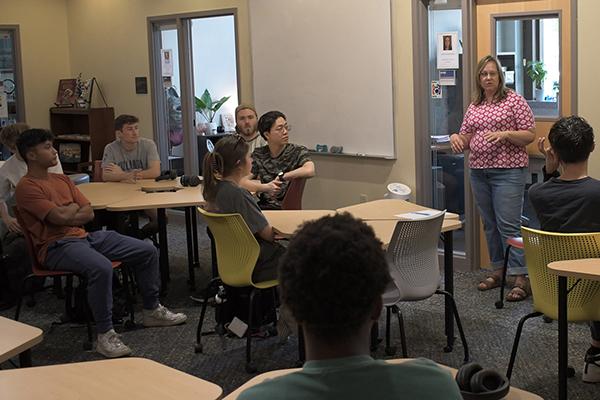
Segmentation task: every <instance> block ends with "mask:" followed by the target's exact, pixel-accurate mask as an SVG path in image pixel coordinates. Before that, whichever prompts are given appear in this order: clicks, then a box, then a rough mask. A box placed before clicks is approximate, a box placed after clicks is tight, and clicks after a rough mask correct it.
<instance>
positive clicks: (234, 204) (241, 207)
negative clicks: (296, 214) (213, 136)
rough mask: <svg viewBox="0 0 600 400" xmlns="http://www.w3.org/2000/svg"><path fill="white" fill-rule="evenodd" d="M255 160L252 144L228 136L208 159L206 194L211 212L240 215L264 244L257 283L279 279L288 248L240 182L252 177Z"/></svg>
mask: <svg viewBox="0 0 600 400" xmlns="http://www.w3.org/2000/svg"><path fill="white" fill-rule="evenodd" d="M251 168H252V159H251V158H250V151H249V147H248V143H246V141H245V140H244V138H243V137H241V136H239V135H228V136H225V137H224V138H222V139H221V140H219V141H218V142H217V144H216V145H215V148H214V150H213V151H212V152H211V153H207V154H206V155H205V156H204V164H203V168H202V172H203V175H204V176H203V178H204V183H203V184H204V186H203V188H202V194H203V196H204V199H205V200H206V201H207V203H208V205H207V209H208V210H210V211H213V212H218V213H224V214H227V213H239V214H240V215H241V216H242V218H243V219H244V221H245V222H246V225H248V228H250V231H251V232H252V233H253V234H254V235H255V236H256V238H257V240H258V243H259V244H260V255H259V258H258V261H257V262H256V267H255V268H254V273H253V276H252V278H253V280H254V281H257V282H260V281H265V280H270V279H275V278H276V277H277V262H278V261H279V258H280V256H281V255H282V254H283V253H284V252H285V248H284V247H283V246H282V245H280V244H279V243H277V242H276V241H275V235H274V231H273V227H272V226H271V225H269V222H268V221H267V219H266V218H265V216H264V215H263V213H262V211H261V210H260V207H258V204H257V203H256V199H255V198H254V196H252V194H250V192H249V191H248V190H246V189H244V188H243V187H242V186H241V185H240V183H241V182H242V180H243V179H244V178H245V177H247V176H248V175H249V174H250V169H251Z"/></svg>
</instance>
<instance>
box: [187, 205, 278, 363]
mask: <svg viewBox="0 0 600 400" xmlns="http://www.w3.org/2000/svg"><path fill="white" fill-rule="evenodd" d="M198 212H199V213H200V215H201V216H202V217H203V218H204V220H205V221H206V223H207V224H208V228H209V229H210V231H211V233H212V235H213V238H214V242H215V249H216V259H217V270H218V273H219V276H218V277H216V278H213V279H212V280H211V281H210V283H209V284H208V287H207V288H206V291H205V297H204V302H203V304H202V312H201V313H200V320H199V321H198V329H197V331H196V353H201V352H202V343H201V337H202V324H203V321H204V316H205V313H206V306H207V304H208V299H209V297H211V296H210V294H211V293H212V294H214V292H215V290H216V289H218V287H219V285H222V284H225V285H228V286H232V287H252V291H251V292H250V305H249V312H248V330H247V332H246V371H247V372H249V373H253V372H256V368H255V367H254V366H253V365H252V360H251V355H250V350H251V335H250V330H251V329H252V322H253V321H252V314H253V312H252V311H253V306H254V297H255V295H256V293H257V292H258V291H260V290H262V289H272V288H274V287H275V286H277V285H278V281H277V280H269V281H264V282H254V281H253V280H252V272H253V271H254V267H255V266H256V261H257V260H258V256H259V254H260V246H259V244H258V241H257V240H256V237H254V235H253V234H252V232H250V229H249V228H248V225H246V222H245V221H244V219H243V218H242V216H241V215H240V214H216V213H212V212H208V211H206V210H204V209H202V208H200V207H198ZM257 289H258V291H257Z"/></svg>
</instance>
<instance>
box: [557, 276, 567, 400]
mask: <svg viewBox="0 0 600 400" xmlns="http://www.w3.org/2000/svg"><path fill="white" fill-rule="evenodd" d="M567 294H568V293H567V278H566V277H565V276H559V277H558V398H559V399H560V400H566V398H567V364H568V362H569V361H568V334H569V332H568V330H567Z"/></svg>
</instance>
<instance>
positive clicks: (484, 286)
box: [477, 275, 502, 292]
mask: <svg viewBox="0 0 600 400" xmlns="http://www.w3.org/2000/svg"><path fill="white" fill-rule="evenodd" d="M500 285H502V278H501V277H499V276H496V275H490V276H488V277H486V278H485V279H484V280H482V281H481V282H479V285H477V289H478V290H480V291H482V292H485V291H486V290H491V289H494V288H497V287H499V286H500Z"/></svg>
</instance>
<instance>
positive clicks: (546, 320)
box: [542, 315, 552, 324]
mask: <svg viewBox="0 0 600 400" xmlns="http://www.w3.org/2000/svg"><path fill="white" fill-rule="evenodd" d="M542 319H543V320H544V322H545V323H547V324H551V323H552V318H550V317H546V316H545V315H544V316H543V317H542Z"/></svg>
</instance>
